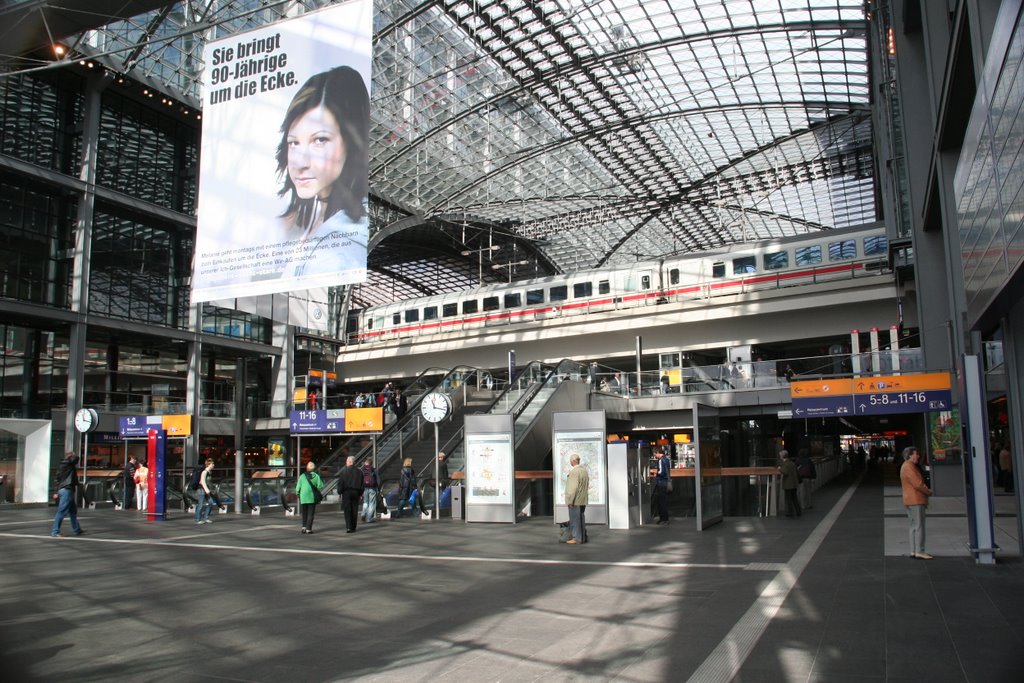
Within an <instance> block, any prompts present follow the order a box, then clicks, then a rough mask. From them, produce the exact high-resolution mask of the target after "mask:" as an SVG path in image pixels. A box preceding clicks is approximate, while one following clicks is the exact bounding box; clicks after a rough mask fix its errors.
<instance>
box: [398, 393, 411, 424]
mask: <svg viewBox="0 0 1024 683" xmlns="http://www.w3.org/2000/svg"><path fill="white" fill-rule="evenodd" d="M408 412H409V399H407V398H406V397H405V394H403V393H402V390H401V389H396V390H395V415H397V416H398V419H399V420H401V419H402V418H403V417H405V414H406V413H408Z"/></svg>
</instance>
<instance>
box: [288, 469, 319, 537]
mask: <svg viewBox="0 0 1024 683" xmlns="http://www.w3.org/2000/svg"><path fill="white" fill-rule="evenodd" d="M323 487H324V482H323V480H322V479H320V475H319V474H317V472H316V463H315V462H313V461H312V460H310V461H309V462H307V463H306V471H305V473H304V474H303V475H302V476H301V477H299V481H298V482H296V484H295V495H296V496H298V499H299V513H300V514H301V516H302V531H300V532H299V533H302V534H311V533H313V517H314V516H315V515H316V504H317V503H319V502H320V501H321V500H323V494H321V493H320V491H321V489H323Z"/></svg>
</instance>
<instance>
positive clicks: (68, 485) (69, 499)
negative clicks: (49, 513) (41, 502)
mask: <svg viewBox="0 0 1024 683" xmlns="http://www.w3.org/2000/svg"><path fill="white" fill-rule="evenodd" d="M77 488H78V456H77V455H75V452H74V451H68V452H67V454H66V457H65V458H64V459H63V460H61V461H60V467H59V468H58V470H57V493H56V494H55V496H54V497H56V498H57V514H56V516H54V518H53V528H52V529H50V535H51V536H53V537H54V538H60V525H61V524H63V523H64V518H65V517H70V518H71V530H72V531H74V532H75V536H81V535H82V534H84V533H85V530H84V529H82V527H81V526H79V524H78V505H76V504H75V489H77Z"/></svg>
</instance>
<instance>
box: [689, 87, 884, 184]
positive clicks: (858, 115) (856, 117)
mask: <svg viewBox="0 0 1024 683" xmlns="http://www.w3.org/2000/svg"><path fill="white" fill-rule="evenodd" d="M869 116H870V111H869V110H868V108H867V107H856V108H851V109H850V111H848V112H846V113H844V114H839V115H838V116H833V117H830V118H828V119H825V120H824V121H819V122H818V123H814V124H811V125H810V126H807V127H806V128H801V129H799V130H795V131H793V132H791V133H789V134H787V135H783V136H781V137H778V138H775V139H773V140H769V141H768V142H766V143H764V144H763V145H760V146H758V147H755V148H753V149H751V150H749V151H746V152H744V153H743V154H742V155H741V156H738V157H736V158H735V159H731V160H729V162H728V163H727V164H724V165H722V166H719V167H718V168H716V169H715V170H714V171H712V172H711V173H707V174H705V175H704V177H703V178H701V179H700V180H697V181H695V182H693V183H691V184H690V186H689V188H687V192H688V193H692V192H693V191H694V190H699V189H700V188H701V187H703V186H705V185H710V184H713V183H715V182H717V181H718V180H720V179H721V178H722V176H723V175H724V174H725V173H726V172H727V171H729V169H731V168H735V167H736V166H738V165H740V164H742V163H744V162H747V161H750V160H751V159H753V158H754V157H757V156H759V155H762V154H765V153H767V152H770V151H771V150H773V149H776V148H778V147H780V146H782V145H784V144H785V143H787V142H790V141H792V140H796V139H797V138H800V137H803V136H804V135H811V134H816V133H818V132H819V131H822V130H828V129H829V128H837V127H839V126H840V125H843V124H844V123H847V122H849V127H850V128H851V129H852V128H853V127H854V126H856V125H857V124H858V123H861V122H863V121H864V120H865V119H867V118H868V117H869Z"/></svg>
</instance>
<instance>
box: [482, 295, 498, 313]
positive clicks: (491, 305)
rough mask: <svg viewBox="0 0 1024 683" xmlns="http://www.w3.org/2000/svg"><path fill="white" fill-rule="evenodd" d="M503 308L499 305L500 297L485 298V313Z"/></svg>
mask: <svg viewBox="0 0 1024 683" xmlns="http://www.w3.org/2000/svg"><path fill="white" fill-rule="evenodd" d="M499 308H501V305H500V304H499V303H498V297H496V296H485V297H484V310H485V311H496V310H498V309H499Z"/></svg>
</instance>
